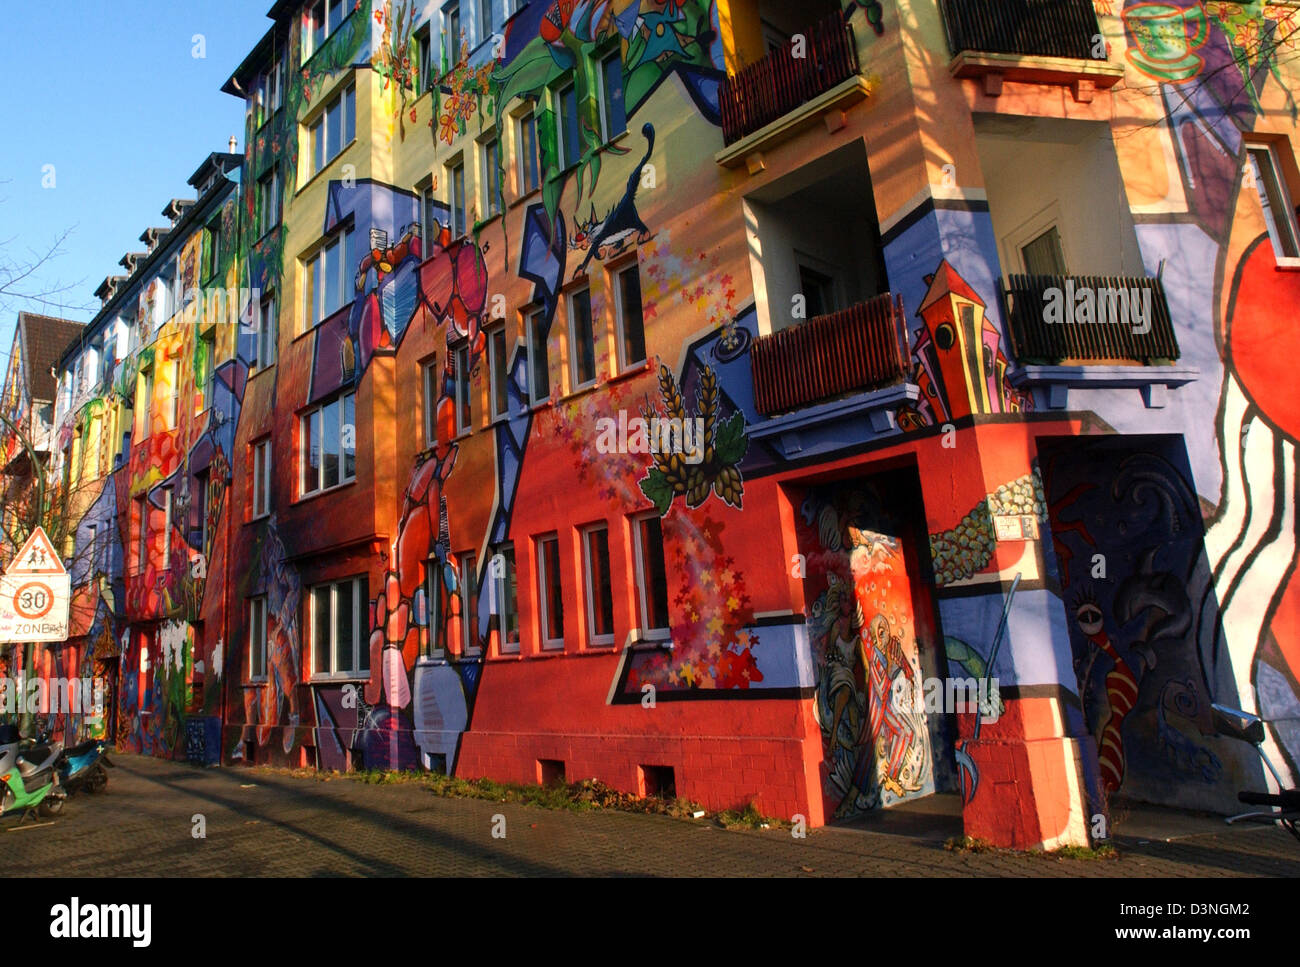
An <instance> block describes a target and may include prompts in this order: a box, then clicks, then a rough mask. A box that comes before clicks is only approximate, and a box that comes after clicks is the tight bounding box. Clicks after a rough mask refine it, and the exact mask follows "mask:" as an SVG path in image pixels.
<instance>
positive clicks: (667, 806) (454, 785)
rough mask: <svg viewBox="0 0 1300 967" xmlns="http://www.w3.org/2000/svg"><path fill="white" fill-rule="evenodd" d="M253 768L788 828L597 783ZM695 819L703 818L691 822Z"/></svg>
mask: <svg viewBox="0 0 1300 967" xmlns="http://www.w3.org/2000/svg"><path fill="white" fill-rule="evenodd" d="M256 768H257V769H259V770H261V771H266V772H273V773H279V774H281V775H290V776H294V777H295V778H298V779H314V780H316V781H317V782H333V781H337V780H339V779H344V780H348V781H350V782H361V783H365V784H366V785H373V786H392V785H415V786H420V787H421V788H425V789H428V790H429V791H430V792H432V793H433V794H434V795H435V796H442V797H443V798H445V799H482V800H488V801H491V802H512V803H519V804H521V805H525V806H538V807H540V808H542V809H567V810H569V811H571V812H584V811H586V810H591V809H617V810H620V811H622V812H629V813H647V814H651V815H658V816H673V817H676V818H678V819H711V820H712V821H713V822H714V823H716V824H717V825H719V826H721V827H723V828H724V829H766V828H773V829H776V828H785V827H788V826H789V825H790V824H789V823H788V822H786V821H784V820H781V819H773V818H771V817H770V816H764V815H762V814H761V813H760V812H759V811H758V807H757V806H756V805H755V804H754V802H753V801H752V800H751V801H750V802H749V803H748V804H747V805H746V806H745V808H744V809H741V810H722V811H721V812H718V813H713V814H709V813H708V812H707V811H705V810H703V809H701V808H700V807H699V806H698V805H697V804H695V803H693V802H691V801H690V800H688V799H681V798H679V797H672V798H665V797H662V796H646V797H645V798H641V797H640V796H634V795H633V794H632V793H628V792H620V791H619V790H617V789H615V788H613V787H612V786H607V785H606V784H605V783H603V782H600V781H599V780H597V779H582V780H580V781H578V782H555V783H550V784H549V785H540V784H536V783H530V784H518V783H508V782H494V781H493V780H491V779H461V778H458V777H456V776H448V775H444V774H442V773H440V772H417V771H413V770H390V769H363V770H357V771H355V772H326V771H322V770H318V769H286V768H282V767H275V766H258V767H256ZM696 813H701V814H702V815H700V816H696V815H695V814H696Z"/></svg>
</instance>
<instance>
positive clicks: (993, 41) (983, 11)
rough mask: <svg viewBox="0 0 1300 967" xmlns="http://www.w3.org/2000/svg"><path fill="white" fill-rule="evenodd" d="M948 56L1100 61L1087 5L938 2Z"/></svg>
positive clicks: (1068, 0) (1088, 1)
mask: <svg viewBox="0 0 1300 967" xmlns="http://www.w3.org/2000/svg"><path fill="white" fill-rule="evenodd" d="M942 9H943V20H944V23H945V24H947V27H948V46H949V47H950V48H951V50H952V53H953V56H956V55H957V54H960V53H961V52H962V51H979V52H981V53H989V54H1020V55H1023V56H1027V57H1035V56H1036V57H1069V58H1072V59H1075V60H1105V59H1106V55H1105V54H1104V53H1103V54H1101V56H1100V57H1097V56H1096V55H1095V54H1094V50H1095V48H1096V38H1097V37H1098V36H1099V35H1100V34H1101V27H1100V26H1099V25H1098V23H1097V13H1096V11H1095V10H1094V9H1093V6H1092V0H942Z"/></svg>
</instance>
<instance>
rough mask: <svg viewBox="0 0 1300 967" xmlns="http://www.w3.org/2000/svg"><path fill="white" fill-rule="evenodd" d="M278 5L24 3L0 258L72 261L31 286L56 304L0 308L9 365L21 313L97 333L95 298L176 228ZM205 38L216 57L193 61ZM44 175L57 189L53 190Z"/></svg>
mask: <svg viewBox="0 0 1300 967" xmlns="http://www.w3.org/2000/svg"><path fill="white" fill-rule="evenodd" d="M271 3H272V0H119V2H112V3H110V2H107V0H69V2H65V3H60V4H57V5H54V6H52V7H49V8H47V7H45V5H43V4H19V5H16V6H15V8H14V9H13V10H11V11H9V16H7V17H6V18H5V27H4V30H2V31H0V243H4V242H7V243H8V244H6V245H4V247H3V249H0V259H5V260H7V261H10V262H14V261H28V260H29V259H30V258H31V254H32V251H33V250H35V251H37V252H44V251H46V250H47V249H48V248H49V246H50V244H51V243H52V242H53V241H54V240H55V238H57V236H58V235H59V233H60V232H62V231H64V230H65V229H70V230H71V232H72V234H71V235H70V236H69V237H68V239H67V240H66V241H65V242H64V244H63V248H62V254H61V255H60V256H59V258H58V259H57V260H56V261H54V262H53V263H51V264H50V265H49V266H48V267H47V268H46V269H45V271H44V272H42V273H41V275H40V277H39V278H36V279H33V280H32V281H31V283H30V285H29V286H28V287H29V288H31V289H36V290H49V289H51V288H53V287H55V286H56V285H61V284H72V285H73V288H72V289H71V290H70V291H68V292H66V293H64V294H63V295H61V296H55V297H54V298H55V300H56V301H58V302H63V303H67V304H68V305H66V306H65V307H63V308H60V307H57V306H45V307H42V306H41V305H40V304H37V303H20V302H11V303H10V304H8V305H0V313H3V315H0V353H3V354H5V355H3V356H0V365H2V364H7V362H8V355H7V354H8V352H9V347H10V343H11V340H12V339H13V326H14V319H15V317H16V315H17V313H18V311H19V310H20V309H24V310H30V311H34V312H46V313H48V314H50V315H62V316H66V317H67V318H70V319H77V320H80V321H88V320H89V319H90V318H91V316H92V315H93V314H94V310H95V308H96V307H97V306H98V300H97V299H96V298H95V297H94V290H95V289H96V288H97V287H98V285H99V283H100V282H101V281H102V280H103V279H104V277H105V276H106V275H111V274H114V273H118V272H121V271H122V269H121V268H120V267H119V266H118V265H117V262H118V260H119V259H120V258H121V257H122V256H123V254H125V253H126V252H128V251H140V250H141V249H142V248H143V244H142V243H141V242H140V241H139V236H140V233H141V232H142V231H144V229H146V228H148V227H150V226H153V225H157V226H165V225H166V224H167V219H166V218H165V217H163V215H162V214H161V213H162V209H163V206H164V205H166V204H167V202H168V200H169V199H171V198H192V197H194V190H193V189H192V188H190V186H189V185H188V184H186V180H187V179H188V178H189V176H190V175H191V174H192V173H193V172H194V169H196V168H197V167H198V166H199V163H200V162H201V161H202V160H203V159H204V158H205V157H207V155H208V153H209V152H212V151H225V150H226V149H227V143H228V141H229V138H230V136H231V135H235V136H236V137H237V138H238V139H239V149H238V150H240V151H241V152H242V151H243V147H244V143H243V142H244V137H243V136H244V121H243V117H244V112H243V104H242V102H240V101H239V100H237V99H236V98H234V97H231V96H230V95H229V94H223V93H221V85H222V83H224V82H225V80H226V78H227V77H229V76H230V74H231V73H233V71H234V69H235V68H236V67H237V66H238V65H239V62H240V61H241V60H243V59H244V57H245V55H246V54H247V53H248V52H249V51H250V50H252V48H253V45H254V44H255V43H256V42H257V41H258V39H260V38H261V36H262V34H264V33H265V32H266V31H267V29H268V28H269V27H270V26H271V21H270V20H268V19H267V17H266V12H267V10H269V9H270V8H271ZM195 34H201V35H203V42H204V48H205V49H204V51H203V52H204V54H205V56H204V57H202V58H199V57H195V56H194V55H193V51H194V48H195V42H194V40H193V38H194V35H195ZM45 165H53V166H54V187H53V188H45V187H42V178H43V172H44V171H45V169H44V166H45Z"/></svg>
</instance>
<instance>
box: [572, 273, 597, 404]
mask: <svg viewBox="0 0 1300 967" xmlns="http://www.w3.org/2000/svg"><path fill="white" fill-rule="evenodd" d="M565 302H566V303H567V304H568V308H569V347H570V352H569V376H570V382H571V384H572V385H571V389H573V390H577V389H581V388H582V387H584V386H590V385H591V384H592V383H594V382H595V381H596V329H595V324H594V323H593V321H592V318H591V291H590V290H589V289H586V288H582V289H575V290H573V291H572V292H570V293H569V295H568V297H567V298H566V299H565Z"/></svg>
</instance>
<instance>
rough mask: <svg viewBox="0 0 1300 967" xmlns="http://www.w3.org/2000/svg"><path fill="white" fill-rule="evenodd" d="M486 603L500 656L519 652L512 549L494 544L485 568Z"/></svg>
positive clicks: (513, 549)
mask: <svg viewBox="0 0 1300 967" xmlns="http://www.w3.org/2000/svg"><path fill="white" fill-rule="evenodd" d="M488 594H489V595H491V599H490V600H489V602H488V603H489V604H490V606H491V612H492V615H493V619H494V620H495V622H496V628H497V632H498V634H499V636H500V638H499V640H500V648H501V651H502V652H503V653H513V652H517V651H519V589H518V586H517V584H516V580H515V546H514V544H511V543H508V542H507V543H504V544H498V545H497V546H496V548H495V549H494V551H493V554H492V563H491V566H490V567H489V569H488Z"/></svg>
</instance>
